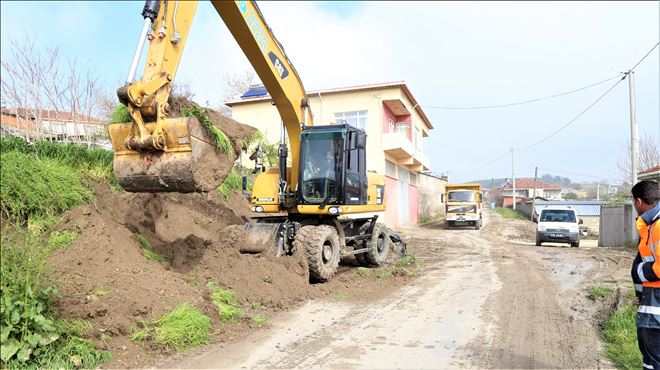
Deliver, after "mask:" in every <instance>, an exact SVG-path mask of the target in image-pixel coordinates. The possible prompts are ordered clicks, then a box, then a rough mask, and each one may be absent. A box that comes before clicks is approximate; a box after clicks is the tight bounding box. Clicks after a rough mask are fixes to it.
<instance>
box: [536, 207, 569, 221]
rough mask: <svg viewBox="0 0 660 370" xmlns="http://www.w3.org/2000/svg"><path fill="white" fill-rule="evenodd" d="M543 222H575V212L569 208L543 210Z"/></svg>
mask: <svg viewBox="0 0 660 370" xmlns="http://www.w3.org/2000/svg"><path fill="white" fill-rule="evenodd" d="M541 222H575V212H574V211H571V210H568V209H546V210H543V211H541Z"/></svg>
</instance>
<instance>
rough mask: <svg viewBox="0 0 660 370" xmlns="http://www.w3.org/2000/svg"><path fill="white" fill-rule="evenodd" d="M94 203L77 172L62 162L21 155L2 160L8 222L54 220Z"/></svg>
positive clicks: (0, 191)
mask: <svg viewBox="0 0 660 370" xmlns="http://www.w3.org/2000/svg"><path fill="white" fill-rule="evenodd" d="M91 199H92V193H91V191H89V189H87V188H85V187H84V186H83V185H82V184H81V183H80V178H79V177H78V174H77V173H76V171H74V170H73V169H71V168H69V167H67V166H64V165H61V164H60V163H59V162H58V161H54V160H37V159H35V158H34V157H33V156H31V155H27V154H23V153H19V152H8V153H3V154H2V156H1V157H0V202H1V206H0V207H1V209H2V213H3V215H4V216H5V217H6V218H8V219H10V218H14V219H16V220H19V221H20V220H26V219H27V218H28V216H29V215H36V216H53V215H57V214H59V213H61V212H64V211H66V210H69V209H71V208H73V207H75V206H77V205H79V204H83V203H86V202H88V201H89V200H91Z"/></svg>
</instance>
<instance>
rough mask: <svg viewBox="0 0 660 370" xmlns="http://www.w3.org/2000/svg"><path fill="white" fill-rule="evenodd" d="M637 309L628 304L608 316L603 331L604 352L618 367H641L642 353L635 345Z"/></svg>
mask: <svg viewBox="0 0 660 370" xmlns="http://www.w3.org/2000/svg"><path fill="white" fill-rule="evenodd" d="M636 314H637V309H636V307H635V306H634V305H631V304H628V305H625V306H624V307H623V308H621V309H619V310H618V311H617V312H614V313H613V314H612V316H610V318H609V320H608V321H607V323H606V325H605V330H604V331H603V339H604V340H605V354H606V355H607V357H609V358H610V359H611V360H612V362H613V363H614V366H616V367H617V368H619V369H641V368H642V355H641V353H640V352H639V347H638V346H637V326H636V324H635V318H636Z"/></svg>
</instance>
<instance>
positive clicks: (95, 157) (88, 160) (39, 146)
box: [0, 137, 116, 185]
mask: <svg viewBox="0 0 660 370" xmlns="http://www.w3.org/2000/svg"><path fill="white" fill-rule="evenodd" d="M11 152H19V153H23V154H28V155H30V156H32V157H33V158H34V159H41V160H43V159H53V160H56V161H57V164H59V165H66V166H69V167H72V168H73V169H75V170H77V171H78V173H79V174H80V175H81V176H82V177H84V178H89V179H91V180H95V181H108V182H110V184H111V185H113V184H116V180H115V178H114V174H113V172H112V161H113V153H112V152H111V151H109V150H105V149H100V148H88V147H86V146H84V145H78V144H63V143H57V142H53V141H37V142H34V143H33V144H28V143H27V142H26V141H25V140H23V139H21V138H15V137H11V138H2V139H0V153H2V155H3V156H4V155H5V154H7V153H11ZM33 175H34V174H33Z"/></svg>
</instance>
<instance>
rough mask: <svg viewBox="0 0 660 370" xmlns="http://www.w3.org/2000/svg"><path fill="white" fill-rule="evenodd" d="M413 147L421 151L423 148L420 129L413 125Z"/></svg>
mask: <svg viewBox="0 0 660 370" xmlns="http://www.w3.org/2000/svg"><path fill="white" fill-rule="evenodd" d="M415 149H417V150H418V151H420V152H421V151H423V148H422V134H421V131H420V130H419V129H418V128H417V127H415Z"/></svg>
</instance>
